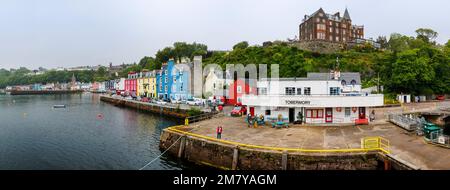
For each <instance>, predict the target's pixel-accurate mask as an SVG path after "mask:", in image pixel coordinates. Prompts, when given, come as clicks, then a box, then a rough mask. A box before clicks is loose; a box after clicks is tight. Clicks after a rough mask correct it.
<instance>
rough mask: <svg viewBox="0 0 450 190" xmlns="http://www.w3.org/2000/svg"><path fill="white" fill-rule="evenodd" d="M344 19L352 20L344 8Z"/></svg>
mask: <svg viewBox="0 0 450 190" xmlns="http://www.w3.org/2000/svg"><path fill="white" fill-rule="evenodd" d="M344 18H345V19H348V20H352V19H351V18H350V14H349V13H348V10H347V8H345V13H344Z"/></svg>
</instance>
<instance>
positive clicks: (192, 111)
mask: <svg viewBox="0 0 450 190" xmlns="http://www.w3.org/2000/svg"><path fill="white" fill-rule="evenodd" d="M187 114H188V115H189V116H197V115H200V114H202V111H201V110H200V109H198V108H195V107H191V109H189V110H188V111H187Z"/></svg>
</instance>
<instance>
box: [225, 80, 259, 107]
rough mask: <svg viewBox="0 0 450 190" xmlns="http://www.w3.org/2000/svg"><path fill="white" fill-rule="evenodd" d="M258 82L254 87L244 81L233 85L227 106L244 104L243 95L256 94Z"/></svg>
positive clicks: (229, 92) (236, 81)
mask: <svg viewBox="0 0 450 190" xmlns="http://www.w3.org/2000/svg"><path fill="white" fill-rule="evenodd" d="M255 86H256V82H255V85H253V86H252V87H251V86H250V85H249V82H245V81H243V80H240V79H238V80H235V81H234V82H233V83H231V85H230V88H229V91H228V97H227V101H226V104H228V105H236V104H240V103H242V95H244V94H256V87H255Z"/></svg>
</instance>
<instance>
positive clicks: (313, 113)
mask: <svg viewBox="0 0 450 190" xmlns="http://www.w3.org/2000/svg"><path fill="white" fill-rule="evenodd" d="M306 118H323V109H309V110H306Z"/></svg>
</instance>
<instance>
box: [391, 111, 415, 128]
mask: <svg viewBox="0 0 450 190" xmlns="http://www.w3.org/2000/svg"><path fill="white" fill-rule="evenodd" d="M388 119H389V121H390V122H392V123H394V124H396V125H398V126H400V127H402V128H403V129H405V130H407V131H415V130H417V129H418V128H420V127H421V122H420V121H419V120H418V119H417V118H412V117H408V116H405V115H403V114H389V115H388Z"/></svg>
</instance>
